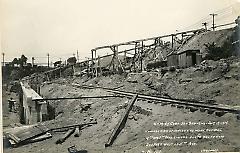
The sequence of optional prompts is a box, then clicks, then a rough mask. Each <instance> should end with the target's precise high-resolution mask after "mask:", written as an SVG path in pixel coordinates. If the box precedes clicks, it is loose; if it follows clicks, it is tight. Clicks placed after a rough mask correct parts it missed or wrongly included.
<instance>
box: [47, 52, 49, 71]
mask: <svg viewBox="0 0 240 153" xmlns="http://www.w3.org/2000/svg"><path fill="white" fill-rule="evenodd" d="M47 57H48V68H49V53H47Z"/></svg>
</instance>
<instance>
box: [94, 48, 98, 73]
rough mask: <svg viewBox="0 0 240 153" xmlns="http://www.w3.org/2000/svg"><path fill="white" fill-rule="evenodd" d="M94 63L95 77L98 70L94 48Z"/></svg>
mask: <svg viewBox="0 0 240 153" xmlns="http://www.w3.org/2000/svg"><path fill="white" fill-rule="evenodd" d="M94 63H95V75H96V77H98V70H97V67H98V64H97V51H96V50H95V51H94Z"/></svg>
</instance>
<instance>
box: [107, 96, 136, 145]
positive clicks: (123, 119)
mask: <svg viewBox="0 0 240 153" xmlns="http://www.w3.org/2000/svg"><path fill="white" fill-rule="evenodd" d="M137 97H138V95H134V97H133V99H132V100H131V101H130V103H129V104H128V106H127V108H126V111H125V113H124V114H123V116H122V117H121V119H120V121H119V122H118V124H117V126H116V127H115V128H114V130H113V132H112V134H111V136H110V137H109V139H108V141H107V143H106V144H105V147H109V146H111V145H112V144H113V142H114V140H115V139H116V138H117V136H118V134H119V133H120V132H121V131H122V129H123V128H124V126H125V124H126V121H127V118H128V115H129V112H130V111H131V109H132V107H133V105H134V103H135V101H136V100H137Z"/></svg>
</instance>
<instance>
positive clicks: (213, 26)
mask: <svg viewBox="0 0 240 153" xmlns="http://www.w3.org/2000/svg"><path fill="white" fill-rule="evenodd" d="M210 15H211V16H212V17H213V24H212V28H213V31H215V16H217V14H215V13H212V14H210Z"/></svg>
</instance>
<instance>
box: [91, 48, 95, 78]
mask: <svg viewBox="0 0 240 153" xmlns="http://www.w3.org/2000/svg"><path fill="white" fill-rule="evenodd" d="M93 52H94V50H91V53H92V59H91V61H92V63H91V71H92V77H93V75H94V71H93Z"/></svg>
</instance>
